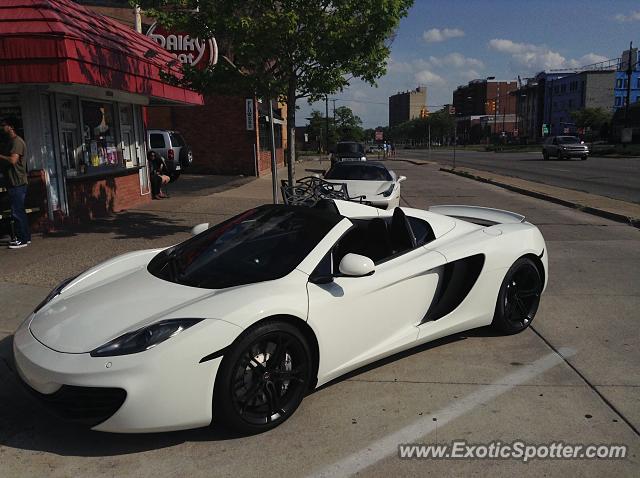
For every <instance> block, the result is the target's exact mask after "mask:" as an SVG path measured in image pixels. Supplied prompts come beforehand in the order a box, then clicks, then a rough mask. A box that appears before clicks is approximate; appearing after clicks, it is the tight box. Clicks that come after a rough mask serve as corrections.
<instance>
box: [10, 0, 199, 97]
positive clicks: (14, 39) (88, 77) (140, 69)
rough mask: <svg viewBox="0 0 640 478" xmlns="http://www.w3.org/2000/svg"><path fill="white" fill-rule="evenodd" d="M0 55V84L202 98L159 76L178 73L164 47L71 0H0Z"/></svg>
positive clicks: (178, 65) (179, 68)
mask: <svg viewBox="0 0 640 478" xmlns="http://www.w3.org/2000/svg"><path fill="white" fill-rule="evenodd" d="M0 59H2V61H0V84H12V83H76V84H82V85H92V86H98V87H103V88H108V89H113V90H121V91H126V92H128V93H134V94H138V95H144V96H147V97H150V99H151V101H152V102H154V100H155V102H158V103H160V102H166V103H172V104H176V103H182V104H195V105H201V104H203V99H202V96H201V95H200V94H198V93H196V92H194V91H191V90H188V89H185V88H181V87H178V86H174V85H170V84H168V83H167V82H166V81H164V80H163V79H162V77H161V75H160V73H161V72H164V73H170V74H172V75H175V76H177V77H180V76H181V68H182V65H181V63H179V62H178V60H176V59H175V58H174V57H173V56H172V55H171V54H170V53H169V52H167V51H166V50H164V49H163V48H161V47H160V46H159V45H158V44H157V43H155V42H154V41H152V40H150V39H149V38H147V37H146V36H144V35H142V34H140V33H137V32H135V31H133V30H131V29H130V28H128V27H126V26H125V25H123V24H121V23H119V22H117V21H115V20H112V19H110V18H108V17H105V16H103V15H100V14H98V13H95V12H92V11H91V10H89V9H87V8H85V7H82V6H80V5H78V4H76V3H74V2H72V1H71V0H2V1H1V2H0Z"/></svg>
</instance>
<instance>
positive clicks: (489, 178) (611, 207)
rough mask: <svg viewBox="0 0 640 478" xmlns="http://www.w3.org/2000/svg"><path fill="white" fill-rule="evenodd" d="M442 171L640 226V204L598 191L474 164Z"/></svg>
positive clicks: (443, 168)
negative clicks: (569, 187)
mask: <svg viewBox="0 0 640 478" xmlns="http://www.w3.org/2000/svg"><path fill="white" fill-rule="evenodd" d="M440 170H441V171H446V172H448V173H452V174H456V175H458V176H463V177H466V178H470V179H475V180H477V181H482V182H486V183H490V184H494V185H496V186H500V187H503V188H505V189H509V190H511V191H515V192H518V193H520V194H525V195H527V196H532V197H535V198H538V199H544V200H546V201H551V202H554V203H556V204H562V205H563V206H568V207H571V208H573V209H579V210H581V211H584V212H588V213H589V214H594V215H596V216H600V217H605V218H607V219H612V220H614V221H618V222H624V223H627V224H629V225H632V226H635V227H640V205H638V204H635V203H631V202H626V201H620V200H618V199H611V198H608V197H605V196H599V195H597V194H590V193H585V192H582V191H576V190H573V189H565V188H561V187H557V186H550V185H548V184H542V183H536V182H534V181H527V180H525V179H520V178H514V177H511V176H503V175H501V174H496V173H493V172H490V171H479V170H477V169H472V168H456V169H452V168H447V167H442V168H440Z"/></svg>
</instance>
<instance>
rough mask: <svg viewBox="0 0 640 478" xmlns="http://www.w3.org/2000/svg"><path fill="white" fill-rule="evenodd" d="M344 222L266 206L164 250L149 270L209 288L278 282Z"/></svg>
mask: <svg viewBox="0 0 640 478" xmlns="http://www.w3.org/2000/svg"><path fill="white" fill-rule="evenodd" d="M341 219H342V216H339V215H338V214H335V213H331V212H327V211H320V210H314V209H310V208H305V207H301V206H283V205H279V206H273V205H267V206H260V207H258V208H256V209H251V210H249V211H246V212H244V213H242V214H240V215H238V216H236V217H234V218H232V219H229V220H228V221H225V222H223V223H222V224H219V225H217V226H214V227H212V228H210V229H208V230H206V231H205V232H203V233H202V234H198V235H197V236H195V237H193V238H191V239H189V240H187V241H185V242H183V243H181V244H178V245H177V246H175V247H172V248H169V249H166V250H164V251H162V252H160V253H159V254H158V255H157V256H155V257H154V258H153V259H152V260H151V262H150V263H149V266H148V270H149V272H150V273H151V274H153V275H154V276H156V277H159V278H161V279H164V280H167V281H170V282H174V283H177V284H182V285H187V286H191V287H201V288H206V289H222V288H225V287H233V286H237V285H242V284H250V283H254V282H261V281H267V280H273V279H278V278H280V277H284V276H285V275H287V274H288V273H290V272H291V271H292V270H293V269H294V268H295V267H296V266H297V265H298V264H299V263H300V262H301V261H302V260H303V259H304V258H305V257H306V256H307V255H308V254H309V252H311V250H312V249H313V248H314V247H315V246H316V245H317V244H318V242H320V240H321V239H322V238H323V237H324V236H325V235H326V234H327V233H328V232H329V231H330V230H331V229H332V228H333V226H335V225H336V224H337V223H338V222H340V220H341Z"/></svg>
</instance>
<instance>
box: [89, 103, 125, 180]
mask: <svg viewBox="0 0 640 478" xmlns="http://www.w3.org/2000/svg"><path fill="white" fill-rule="evenodd" d="M82 140H83V143H84V157H83V159H82V163H83V166H86V167H87V168H88V170H89V171H91V170H95V169H97V168H100V169H105V168H117V167H122V166H124V164H123V158H122V153H121V152H119V151H118V148H117V145H116V131H115V122H114V115H113V105H112V104H111V103H98V102H93V101H83V102H82Z"/></svg>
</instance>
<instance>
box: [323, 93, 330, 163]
mask: <svg viewBox="0 0 640 478" xmlns="http://www.w3.org/2000/svg"><path fill="white" fill-rule="evenodd" d="M324 110H325V112H324V119H325V123H326V125H327V149H326V151H325V152H326V153H327V154H329V95H324Z"/></svg>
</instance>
